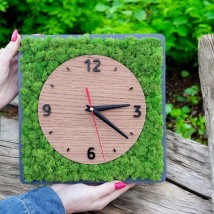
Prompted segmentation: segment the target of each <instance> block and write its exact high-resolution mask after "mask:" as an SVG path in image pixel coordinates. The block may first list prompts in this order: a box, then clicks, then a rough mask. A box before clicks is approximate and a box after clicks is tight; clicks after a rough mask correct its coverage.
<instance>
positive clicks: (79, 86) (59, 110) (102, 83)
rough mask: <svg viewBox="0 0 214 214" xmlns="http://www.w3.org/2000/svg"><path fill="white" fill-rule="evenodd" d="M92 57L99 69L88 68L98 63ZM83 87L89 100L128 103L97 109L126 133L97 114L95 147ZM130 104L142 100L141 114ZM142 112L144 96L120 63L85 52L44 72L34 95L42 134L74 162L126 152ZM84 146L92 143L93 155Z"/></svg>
mask: <svg viewBox="0 0 214 214" xmlns="http://www.w3.org/2000/svg"><path fill="white" fill-rule="evenodd" d="M88 59H89V60H90V62H91V66H90V67H91V70H90V71H87V65H86V63H85V61H86V60H88ZM96 59H99V60H100V62H101V65H100V67H99V69H100V72H93V71H92V68H94V67H95V66H96V64H97V63H94V62H93V61H94V60H96ZM115 68H117V70H116V71H115ZM86 88H88V90H89V92H90V97H91V100H92V105H94V106H97V105H112V104H130V106H127V107H124V108H118V109H112V110H108V111H102V112H100V113H102V114H103V115H104V116H105V117H106V118H108V119H109V120H110V121H111V122H112V123H113V124H115V125H116V126H117V127H118V128H119V129H121V130H122V132H124V133H125V134H126V135H127V136H128V139H126V138H124V137H123V136H122V135H121V134H119V133H118V132H116V131H115V130H114V129H112V127H110V126H108V125H107V124H106V123H104V122H103V121H101V120H100V119H98V118H97V117H96V119H95V120H96V124H97V127H98V133H99V137H100V141H101V144H102V149H101V148H100V147H101V146H100V144H99V141H98V137H97V133H96V129H95V125H94V121H93V118H92V114H91V113H90V112H86V111H85V109H86V105H89V103H88V100H87V96H86V90H85V89H86ZM130 88H132V89H131V90H130ZM45 104H46V105H47V104H49V105H50V107H51V113H50V115H49V116H44V113H45V112H44V111H43V105H45ZM135 105H140V106H141V108H140V111H141V116H140V117H134V116H133V115H137V114H138V113H136V112H135V110H136V108H134V106H135ZM145 116H146V103H145V97H144V93H143V90H142V87H141V85H140V84H139V82H138V80H137V79H136V77H135V76H134V74H133V73H132V72H131V71H130V70H129V69H128V68H126V67H125V66H124V65H122V64H121V63H119V62H118V61H116V60H113V59H111V58H109V57H105V56H99V55H84V56H80V57H76V58H74V59H71V60H68V61H67V62H65V63H63V64H62V65H60V66H59V67H58V68H56V70H54V71H53V72H52V73H51V75H50V76H49V77H48V79H47V81H46V82H45V84H44V85H43V88H42V90H41V93H40V97H39V104H38V117H39V122H40V125H41V128H42V131H43V133H44V135H45V137H46V139H47V140H48V142H49V143H50V144H51V145H52V146H53V147H54V148H55V150H56V151H58V152H59V153H60V154H61V155H63V156H65V157H66V158H68V159H70V160H73V161H76V162H79V163H86V164H99V163H105V162H108V161H111V160H114V159H116V158H118V157H120V156H121V155H123V154H124V153H126V152H127V151H128V150H129V149H130V148H131V147H132V146H133V145H134V143H135V142H136V141H137V139H138V137H139V135H140V133H141V131H142V129H143V126H144V121H145ZM130 132H132V133H133V135H132V134H130ZM50 133H51V134H50ZM160 143H161V139H160ZM89 148H94V150H93V152H94V153H95V154H96V156H95V158H94V159H89V158H88V155H87V153H88V150H89ZM114 149H115V151H116V152H115V151H114ZM102 150H103V153H104V154H103V155H102ZM103 156H104V157H103Z"/></svg>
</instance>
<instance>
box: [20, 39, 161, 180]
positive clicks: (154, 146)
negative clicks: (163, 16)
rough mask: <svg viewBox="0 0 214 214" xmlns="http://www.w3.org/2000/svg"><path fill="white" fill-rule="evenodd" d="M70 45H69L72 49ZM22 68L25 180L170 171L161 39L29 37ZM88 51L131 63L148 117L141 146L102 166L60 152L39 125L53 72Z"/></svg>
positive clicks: (140, 175) (23, 44)
mask: <svg viewBox="0 0 214 214" xmlns="http://www.w3.org/2000/svg"><path fill="white" fill-rule="evenodd" d="M68 47H69V48H68ZM20 51H21V52H22V56H21V57H20V66H21V71H22V73H23V79H22V88H21V90H20V93H21V105H22V108H23V121H22V136H21V140H22V145H23V148H22V164H23V176H24V179H25V181H27V182H32V181H34V180H38V181H48V182H53V181H61V182H66V181H79V180H91V181H101V180H104V181H111V180H114V179H119V180H126V179H127V178H129V177H131V178H132V179H137V178H140V179H150V180H153V181H158V180H160V179H161V177H162V173H163V169H164V161H163V156H164V148H163V146H162V138H163V124H164V122H163V117H162V91H161V84H162V78H161V74H162V71H161V65H162V61H163V57H162V46H161V41H160V40H159V39H156V38H142V39H137V38H134V37H129V38H125V39H113V38H107V39H101V38H94V39H90V38H89V36H88V35H84V36H81V37H78V38H73V37H69V38H67V39H64V38H51V37H46V38H45V39H42V38H24V39H22V41H21V48H20ZM85 54H95V55H103V56H108V57H111V58H113V59H115V60H117V61H119V62H121V63H122V64H124V65H125V66H126V67H128V68H129V69H130V70H131V71H132V72H133V73H134V74H135V76H136V77H137V78H138V80H139V82H140V84H141V86H142V88H143V90H144V93H145V96H146V105H147V115H146V120H145V124H144V129H143V131H142V133H141V135H140V137H139V139H138V141H137V142H136V143H135V145H134V146H133V147H132V148H131V149H130V150H129V151H128V152H127V153H126V154H124V155H122V156H121V157H119V158H117V159H115V160H113V161H111V162H108V163H105V164H99V165H87V164H79V163H76V162H73V161H71V160H68V159H67V158H65V157H63V156H61V155H60V154H59V153H57V152H56V151H55V150H54V149H53V148H52V146H51V145H50V144H49V143H48V142H47V140H46V138H45V136H44V135H43V133H42V130H41V128H40V125H39V120H38V115H37V108H38V99H39V94H40V91H41V89H42V86H43V84H44V83H45V81H46V79H47V78H48V76H49V75H50V74H51V73H52V72H53V71H54V70H55V69H56V68H57V67H58V66H59V65H60V64H62V63H63V62H65V61H67V60H69V59H71V58H74V57H77V56H80V55H85Z"/></svg>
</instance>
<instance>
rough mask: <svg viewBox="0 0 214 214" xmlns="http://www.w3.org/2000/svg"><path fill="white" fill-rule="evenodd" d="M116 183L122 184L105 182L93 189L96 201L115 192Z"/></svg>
mask: <svg viewBox="0 0 214 214" xmlns="http://www.w3.org/2000/svg"><path fill="white" fill-rule="evenodd" d="M116 183H122V182H120V181H112V182H106V183H104V184H101V185H99V186H97V187H95V191H94V193H95V196H96V199H98V198H102V197H104V196H106V195H109V194H111V193H112V192H114V191H115V190H116V186H115V184H116ZM122 184H123V183H122Z"/></svg>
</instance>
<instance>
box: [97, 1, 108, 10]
mask: <svg viewBox="0 0 214 214" xmlns="http://www.w3.org/2000/svg"><path fill="white" fill-rule="evenodd" d="M108 9H109V6H107V5H105V4H102V3H99V4H97V5H96V7H95V10H96V11H99V12H104V11H106V10H108Z"/></svg>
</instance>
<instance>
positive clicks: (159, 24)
mask: <svg viewBox="0 0 214 214" xmlns="http://www.w3.org/2000/svg"><path fill="white" fill-rule="evenodd" d="M0 26H1V29H0V46H3V45H4V44H6V42H7V41H8V40H9V38H10V34H11V33H12V30H13V29H14V28H18V29H19V31H20V33H21V34H35V33H44V34H78V33H162V34H163V35H164V36H165V37H166V44H167V55H168V57H170V59H172V60H174V63H183V62H188V61H190V60H195V58H196V56H197V52H196V51H197V40H198V39H199V38H200V36H202V35H204V34H207V33H211V32H213V30H214V4H213V1H212V0H187V1H178V0H159V1H157V0H143V1H142V0H93V1H86V0H63V1H62V0H11V1H7V0H1V2H0Z"/></svg>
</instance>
